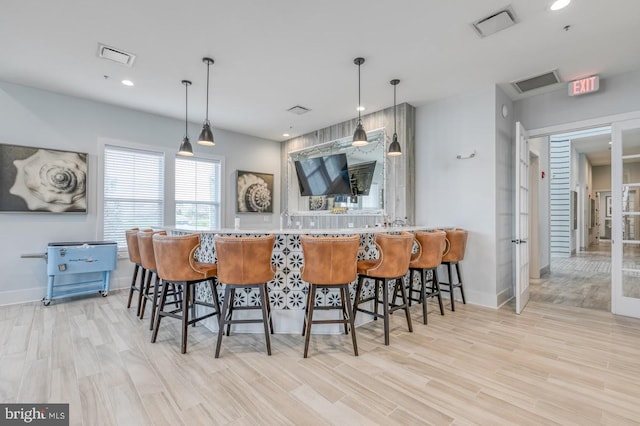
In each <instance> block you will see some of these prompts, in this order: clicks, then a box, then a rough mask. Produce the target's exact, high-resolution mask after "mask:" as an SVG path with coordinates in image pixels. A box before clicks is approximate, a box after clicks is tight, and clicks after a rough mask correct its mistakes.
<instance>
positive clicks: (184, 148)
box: [178, 80, 193, 157]
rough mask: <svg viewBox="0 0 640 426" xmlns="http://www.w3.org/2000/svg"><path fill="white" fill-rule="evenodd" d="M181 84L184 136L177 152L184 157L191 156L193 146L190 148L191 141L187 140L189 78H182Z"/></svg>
mask: <svg viewBox="0 0 640 426" xmlns="http://www.w3.org/2000/svg"><path fill="white" fill-rule="evenodd" d="M182 84H184V138H183V139H182V143H181V144H180V149H179V150H178V154H179V155H183V156H185V157H191V156H193V148H191V142H189V130H188V129H189V127H188V113H189V108H188V106H189V86H191V82H190V81H189V80H182Z"/></svg>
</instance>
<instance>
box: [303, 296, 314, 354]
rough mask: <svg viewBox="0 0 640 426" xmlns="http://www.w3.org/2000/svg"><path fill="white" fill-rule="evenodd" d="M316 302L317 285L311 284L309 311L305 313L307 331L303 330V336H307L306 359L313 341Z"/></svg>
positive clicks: (305, 342) (308, 302) (308, 301)
mask: <svg viewBox="0 0 640 426" xmlns="http://www.w3.org/2000/svg"><path fill="white" fill-rule="evenodd" d="M315 300H316V285H315V284H309V293H308V294H307V306H308V310H307V312H306V313H305V314H306V316H305V330H303V332H302V335H303V336H305V334H306V336H305V339H304V357H305V358H306V357H307V354H308V352H309V341H310V340H311V322H312V321H313V308H314V305H315Z"/></svg>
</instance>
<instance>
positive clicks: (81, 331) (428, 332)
mask: <svg viewBox="0 0 640 426" xmlns="http://www.w3.org/2000/svg"><path fill="white" fill-rule="evenodd" d="M125 296H126V294H125V293H124V292H119V293H112V294H110V295H109V297H107V298H102V297H91V298H84V299H78V300H73V301H69V302H61V303H54V304H52V305H51V306H49V307H43V306H42V305H41V304H40V303H32V304H24V305H14V306H6V307H0V343H1V346H0V371H1V373H0V400H1V401H4V402H68V403H70V411H71V424H73V425H80V424H83V425H91V426H94V425H103V424H104V425H116V424H117V425H145V424H157V425H190V426H191V425H212V424H232V425H255V424H273V425H281V424H292V425H316V424H318V425H322V424H341V425H360V424H362V425H366V424H385V425H391V424H398V425H408V424H437V425H446V424H463V425H466V424H485V425H502V424H505V425H507V424H508V425H514V424H517V425H544V424H562V425H570V424H577V425H588V424H608V425H616V426H618V425H626V424H638V422H640V380H638V379H639V378H640V361H639V360H640V320H634V319H629V318H623V317H615V316H613V315H611V314H610V313H607V312H600V311H594V310H586V309H580V308H574V307H567V306H561V305H551V304H541V303H537V302H530V303H529V305H528V306H527V308H526V310H525V312H524V313H523V314H522V315H520V316H516V315H515V314H513V307H512V306H508V305H507V306H505V307H504V308H502V309H500V310H492V309H486V308H482V307H478V306H473V305H462V304H459V305H456V307H457V309H458V310H457V311H456V312H455V313H452V312H451V311H447V312H446V315H445V316H440V315H438V314H437V313H436V309H435V306H434V305H431V306H430V318H429V325H428V326H425V325H423V324H422V323H421V321H420V319H421V318H420V312H421V310H420V306H415V305H414V306H413V308H412V309H413V314H414V315H413V318H414V333H408V332H407V331H406V323H405V320H404V319H403V316H402V315H398V313H396V314H395V315H393V316H392V326H391V330H392V335H391V345H390V346H388V347H385V346H384V345H383V344H382V340H383V338H382V324H381V323H380V322H378V323H373V322H372V323H369V324H367V325H364V326H362V327H359V328H358V329H357V335H358V343H359V346H360V356H359V357H354V356H353V353H352V348H351V344H350V338H349V337H348V336H345V335H333V336H313V337H312V347H311V352H310V358H308V359H303V358H302V350H303V339H302V337H301V336H297V335H275V336H274V337H273V340H272V346H273V355H272V356H271V357H268V356H267V355H266V353H265V351H264V343H263V337H262V336H261V335H246V334H245V335H232V336H231V337H228V338H227V337H225V339H224V341H223V349H222V354H221V358H220V359H214V357H213V352H214V340H215V339H214V338H215V335H214V334H213V333H211V332H210V331H208V330H207V329H204V328H203V327H197V328H195V329H190V331H191V333H190V336H189V348H188V350H189V352H188V353H187V354H186V355H180V353H179V339H178V328H177V321H170V320H169V319H166V320H165V321H166V322H163V324H162V328H161V330H160V334H159V338H158V342H157V343H155V344H151V343H149V336H150V332H149V330H148V323H147V321H146V320H145V321H144V322H141V321H139V320H138V319H137V318H136V317H135V313H134V311H133V309H132V310H129V311H127V310H126V309H125V308H124V306H125Z"/></svg>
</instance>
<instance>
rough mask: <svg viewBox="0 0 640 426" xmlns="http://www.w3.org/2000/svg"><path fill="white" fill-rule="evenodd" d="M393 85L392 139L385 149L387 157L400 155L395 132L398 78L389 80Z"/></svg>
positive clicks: (400, 151)
mask: <svg viewBox="0 0 640 426" xmlns="http://www.w3.org/2000/svg"><path fill="white" fill-rule="evenodd" d="M390 83H391V85H392V86H393V140H392V141H391V144H390V145H389V151H387V155H388V156H389V157H397V156H399V155H402V150H401V149H400V142H398V133H397V132H396V86H397V85H398V84H399V83H400V80H398V79H394V80H391V81H390Z"/></svg>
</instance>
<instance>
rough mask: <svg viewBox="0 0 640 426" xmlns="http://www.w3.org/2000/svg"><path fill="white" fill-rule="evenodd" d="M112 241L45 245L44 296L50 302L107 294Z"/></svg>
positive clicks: (112, 264) (113, 263) (112, 263)
mask: <svg viewBox="0 0 640 426" xmlns="http://www.w3.org/2000/svg"><path fill="white" fill-rule="evenodd" d="M117 255H118V245H117V243H116V242H115V241H87V242H61V243H49V245H48V248H47V255H46V258H47V275H48V276H49V279H48V281H47V296H46V297H45V298H44V299H43V300H42V302H43V303H44V305H45V306H48V305H49V304H50V303H51V300H52V299H55V298H58V297H67V296H73V295H77V294H83V293H91V292H99V293H100V294H101V295H102V296H103V297H105V296H107V295H108V294H109V276H110V273H111V271H113V270H114V269H116V260H117Z"/></svg>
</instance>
